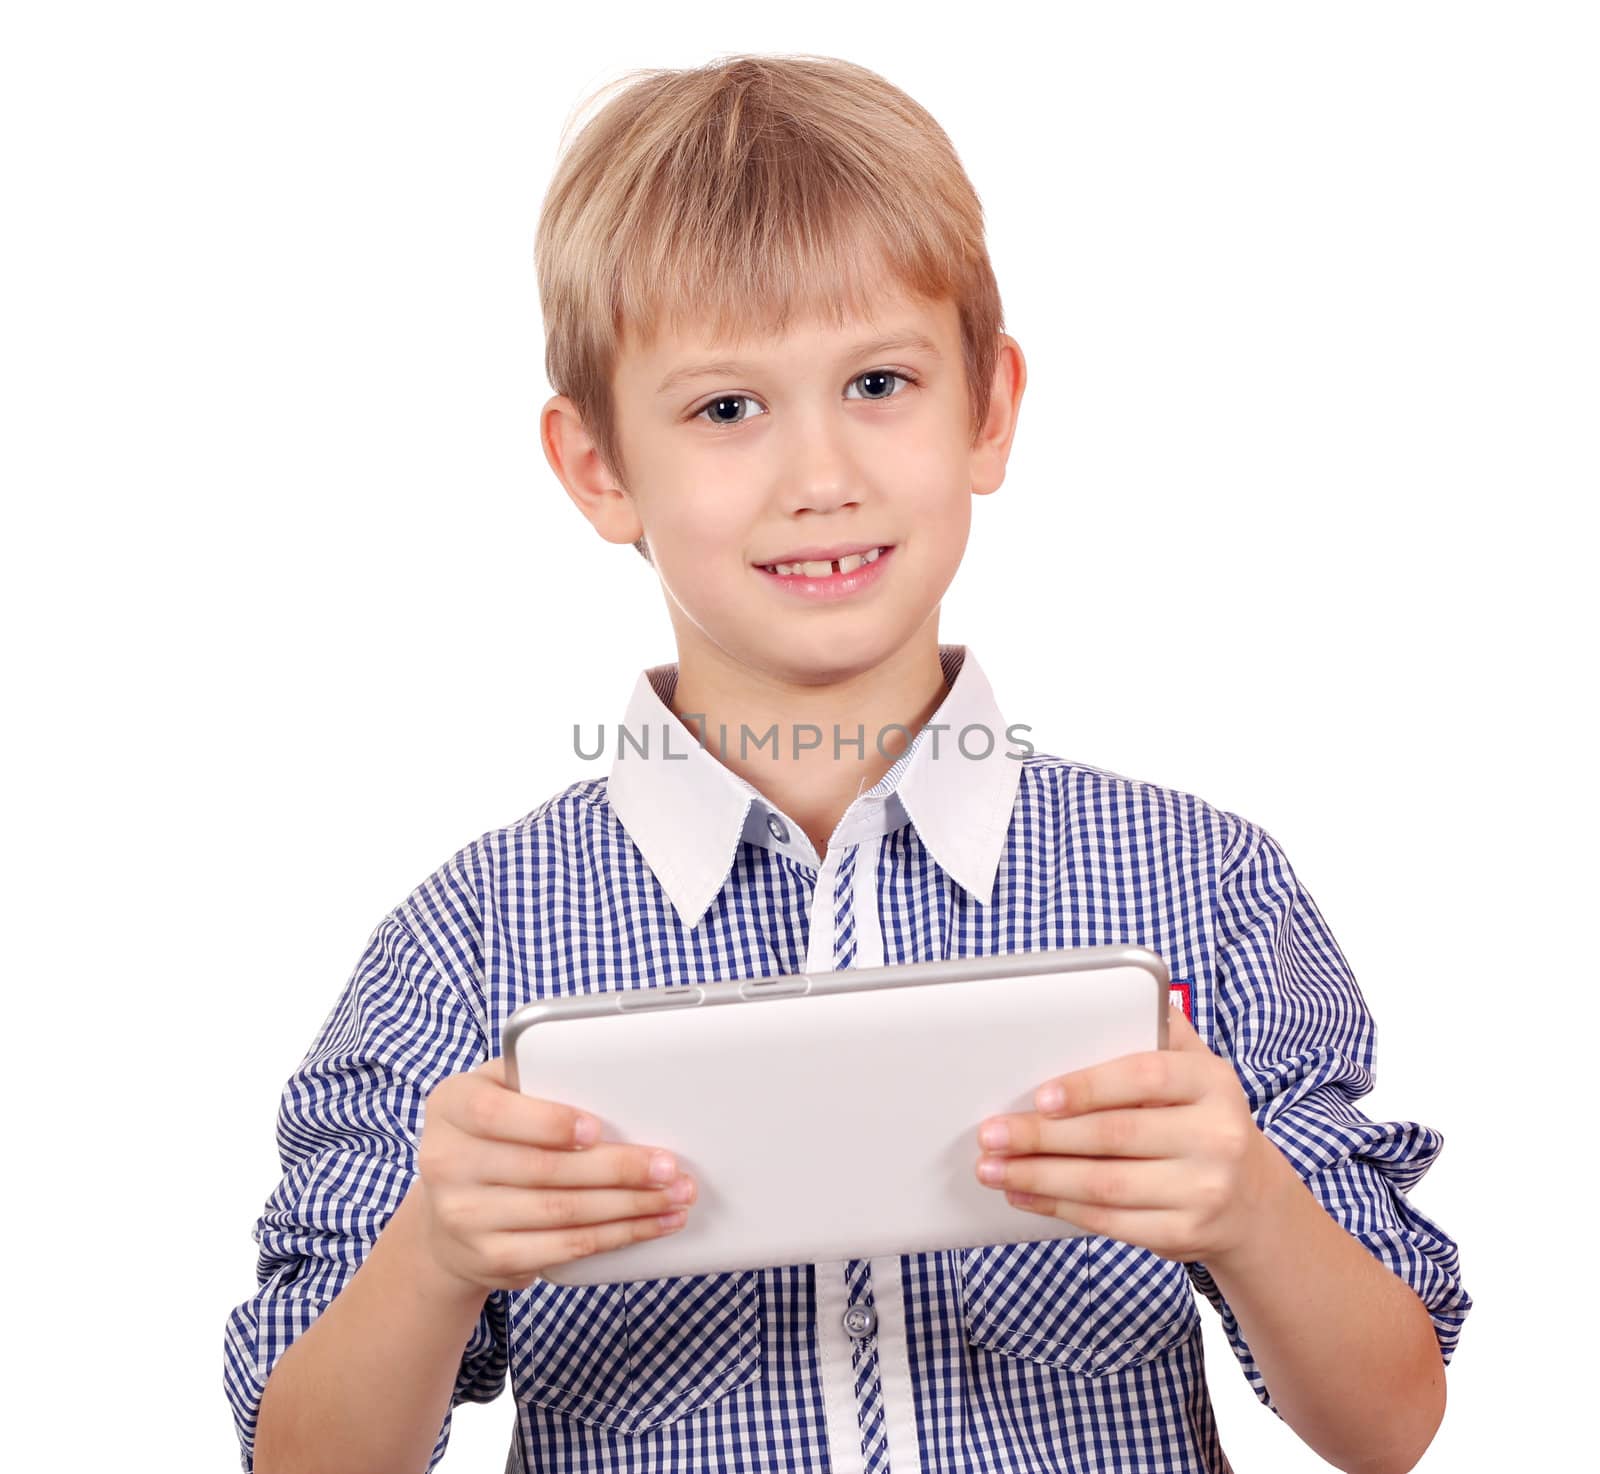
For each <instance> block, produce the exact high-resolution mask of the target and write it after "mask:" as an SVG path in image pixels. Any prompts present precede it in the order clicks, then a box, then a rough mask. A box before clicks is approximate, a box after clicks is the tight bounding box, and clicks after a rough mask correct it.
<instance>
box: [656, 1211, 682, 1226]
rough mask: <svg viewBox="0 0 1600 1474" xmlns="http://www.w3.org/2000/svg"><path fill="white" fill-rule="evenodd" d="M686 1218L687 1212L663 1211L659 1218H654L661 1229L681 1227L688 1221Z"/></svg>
mask: <svg viewBox="0 0 1600 1474" xmlns="http://www.w3.org/2000/svg"><path fill="white" fill-rule="evenodd" d="M688 1220H689V1215H688V1214H687V1213H663V1214H662V1215H661V1216H660V1217H659V1218H657V1219H656V1222H657V1223H659V1224H660V1225H661V1227H662V1228H663V1229H674V1228H682V1227H683V1225H684V1224H685V1223H687V1222H688Z"/></svg>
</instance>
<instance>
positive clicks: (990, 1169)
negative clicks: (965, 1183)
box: [978, 1157, 1006, 1187]
mask: <svg viewBox="0 0 1600 1474" xmlns="http://www.w3.org/2000/svg"><path fill="white" fill-rule="evenodd" d="M1005 1180H1006V1164H1005V1163H1004V1162H1000V1161H996V1160H995V1158H993V1157H981V1158H979V1160H978V1181H979V1182H986V1183H988V1184H989V1186H990V1187H999V1186H1000V1184H1001V1183H1002V1182H1004V1181H1005Z"/></svg>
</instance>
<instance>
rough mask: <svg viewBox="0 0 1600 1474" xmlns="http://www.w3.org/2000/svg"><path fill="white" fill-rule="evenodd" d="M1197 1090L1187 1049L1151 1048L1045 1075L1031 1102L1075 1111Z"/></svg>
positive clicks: (1055, 1112) (1163, 1099) (1176, 1101)
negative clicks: (1050, 1076)
mask: <svg viewBox="0 0 1600 1474" xmlns="http://www.w3.org/2000/svg"><path fill="white" fill-rule="evenodd" d="M1203 1093H1204V1080H1203V1079H1202V1071H1201V1070H1200V1069H1199V1067H1198V1065H1197V1063H1196V1061H1195V1060H1194V1058H1193V1057H1192V1056H1191V1055H1190V1054H1189V1053H1188V1052H1187V1051H1185V1050H1181V1049H1154V1050H1146V1051H1144V1052H1143V1053H1141V1054H1124V1055H1122V1056H1121V1057H1120V1058H1118V1059H1108V1060H1106V1061H1105V1062H1104V1063H1103V1064H1098V1065H1091V1066H1089V1068H1087V1069H1083V1070H1074V1071H1073V1072H1072V1073H1071V1074H1070V1075H1062V1076H1061V1077H1060V1078H1059V1079H1055V1080H1047V1081H1046V1082H1045V1083H1044V1084H1043V1085H1041V1086H1040V1087H1039V1088H1038V1090H1036V1091H1035V1092H1034V1098H1033V1103H1034V1106H1035V1108H1036V1109H1037V1110H1038V1111H1039V1112H1040V1114H1042V1115H1046V1116H1075V1115H1081V1114H1083V1113H1084V1112H1086V1111H1108V1110H1115V1109H1118V1108H1119V1107H1122V1106H1141V1105H1187V1104H1189V1103H1190V1102H1191V1101H1196V1100H1198V1099H1199V1098H1200V1096H1201V1095H1202V1094H1203Z"/></svg>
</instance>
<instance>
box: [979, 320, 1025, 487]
mask: <svg viewBox="0 0 1600 1474" xmlns="http://www.w3.org/2000/svg"><path fill="white" fill-rule="evenodd" d="M1027 386H1028V365H1027V361H1026V360H1025V359H1024V358H1023V356H1022V345H1021V344H1020V343H1018V342H1017V340H1016V339H1015V338H1013V337H1012V336H1011V334H1010V333H1001V334H1000V350H999V352H998V353H997V354H996V355H995V361H994V381H993V383H992V384H991V385H990V388H989V413H988V415H987V416H986V417H985V419H984V422H983V426H982V428H981V429H980V430H979V431H978V438H977V440H976V442H975V443H974V444H973V447H972V491H973V495H975V496H987V495H988V494H989V493H990V492H992V491H998V490H999V489H1000V484H1001V482H1003V481H1004V480H1005V479H1006V461H1007V460H1008V459H1010V456H1011V438H1012V436H1014V435H1015V434H1016V433H1017V415H1018V413H1019V412H1020V411H1021V409H1022V391H1023V390H1024V389H1026V388H1027Z"/></svg>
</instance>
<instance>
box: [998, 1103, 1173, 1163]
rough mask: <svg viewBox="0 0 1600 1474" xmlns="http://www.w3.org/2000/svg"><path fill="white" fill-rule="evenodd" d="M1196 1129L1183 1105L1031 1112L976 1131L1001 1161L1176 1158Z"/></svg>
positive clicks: (1005, 1118) (999, 1117) (1003, 1119)
mask: <svg viewBox="0 0 1600 1474" xmlns="http://www.w3.org/2000/svg"><path fill="white" fill-rule="evenodd" d="M997 1128H998V1129H997ZM1193 1129H1194V1128H1193V1123H1192V1120H1191V1117H1190V1112H1189V1111H1187V1110H1186V1109H1185V1108H1184V1107H1182V1106H1168V1107H1165V1108H1162V1109H1158V1110H1144V1109H1138V1108H1135V1109H1129V1110H1118V1111H1091V1112H1090V1113H1089V1114H1088V1115H1084V1116H1067V1117H1064V1118H1062V1119H1059V1120H1056V1119H1052V1118H1050V1117H1046V1116H1041V1115H1039V1114H1038V1113H1037V1112H1035V1111H1028V1112H1024V1113H1020V1114H1018V1115H1014V1116H993V1117H991V1118H990V1119H989V1120H987V1121H985V1122H984V1123H983V1124H982V1125H981V1126H980V1127H979V1128H978V1145H979V1146H980V1147H981V1148H982V1149H983V1150H984V1151H985V1152H987V1153H988V1154H989V1155H990V1156H1001V1157H1003V1156H1030V1155H1034V1154H1039V1155H1051V1156H1068V1157H1177V1156H1182V1155H1183V1151H1184V1147H1185V1145H1186V1143H1187V1142H1188V1141H1189V1140H1191V1139H1192V1133H1193Z"/></svg>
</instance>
